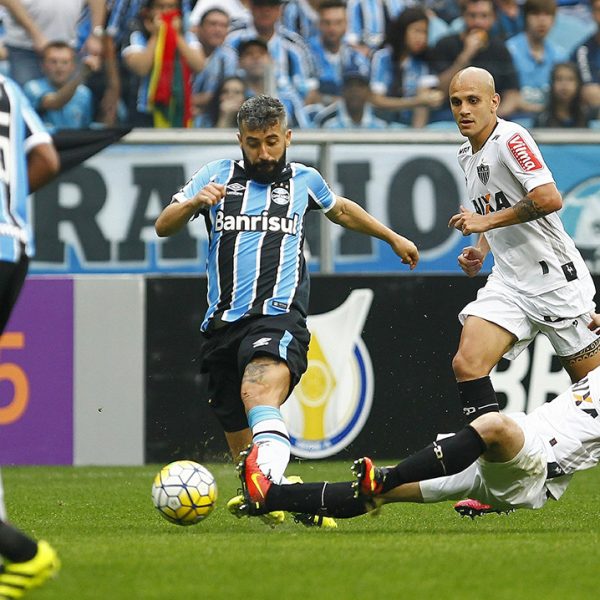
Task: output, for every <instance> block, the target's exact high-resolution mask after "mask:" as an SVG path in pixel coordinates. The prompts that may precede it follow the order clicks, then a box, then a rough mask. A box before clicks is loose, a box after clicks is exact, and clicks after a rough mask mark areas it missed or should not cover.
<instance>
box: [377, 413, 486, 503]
mask: <svg viewBox="0 0 600 600" xmlns="http://www.w3.org/2000/svg"><path fill="white" fill-rule="evenodd" d="M486 449H487V447H486V445H485V442H484V441H483V440H482V439H481V436H480V435H479V433H477V431H476V430H475V429H474V428H473V427H471V425H467V426H466V427H465V428H464V429H461V430H460V431H459V432H458V433H457V434H455V435H453V436H451V437H447V438H444V439H443V440H440V441H439V442H433V444H432V445H430V446H427V447H426V448H423V449H422V450H419V451H418V452H415V454H412V455H411V456H409V457H408V458H407V459H405V460H403V461H402V462H401V463H399V464H397V465H396V466H395V467H389V468H385V467H384V468H383V469H382V470H383V472H384V473H385V479H384V482H383V493H385V492H387V491H389V490H391V489H393V488H395V487H398V486H399V485H402V484H403V483H411V482H416V481H423V480H425V479H434V478H436V477H443V476H446V475H454V474H455V473H460V472H461V471H463V470H464V469H466V468H467V467H468V466H469V465H470V464H471V463H473V462H475V461H476V460H477V459H478V458H479V457H480V456H481V455H482V454H483V453H484V452H485V451H486Z"/></svg>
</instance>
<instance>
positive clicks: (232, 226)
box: [215, 210, 298, 235]
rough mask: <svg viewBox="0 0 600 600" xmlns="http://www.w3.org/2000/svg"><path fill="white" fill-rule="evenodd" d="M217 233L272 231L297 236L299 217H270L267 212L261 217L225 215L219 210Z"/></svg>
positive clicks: (216, 222) (216, 224) (216, 221)
mask: <svg viewBox="0 0 600 600" xmlns="http://www.w3.org/2000/svg"><path fill="white" fill-rule="evenodd" d="M215 231H272V232H279V231H281V232H282V233H289V234H291V235H297V233H298V215H297V214H295V215H294V216H293V217H291V218H290V217H277V216H274V215H273V216H269V213H268V212H267V211H266V210H263V211H262V212H261V213H260V215H225V214H224V213H223V211H222V210H217V214H216V220H215Z"/></svg>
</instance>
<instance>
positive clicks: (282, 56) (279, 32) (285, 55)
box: [225, 0, 319, 104]
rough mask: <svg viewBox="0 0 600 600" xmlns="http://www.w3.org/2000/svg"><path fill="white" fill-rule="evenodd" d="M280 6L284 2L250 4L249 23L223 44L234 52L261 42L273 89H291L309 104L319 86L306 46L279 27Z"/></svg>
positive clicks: (272, 0) (254, 0) (255, 0)
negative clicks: (246, 44) (268, 58)
mask: <svg viewBox="0 0 600 600" xmlns="http://www.w3.org/2000/svg"><path fill="white" fill-rule="evenodd" d="M283 4H284V0H250V12H251V13H252V23H248V24H244V25H242V26H240V27H238V28H237V29H234V30H233V31H231V33H230V34H229V35H228V36H227V39H226V41H225V42H226V44H228V45H229V46H231V47H232V48H234V49H235V50H238V48H239V46H240V44H241V43H242V42H243V41H247V40H251V39H256V38H260V39H262V40H263V41H264V42H266V43H267V45H268V48H269V53H270V54H271V56H272V57H273V67H274V70H275V78H276V80H277V86H278V87H280V88H285V87H293V88H295V89H296V90H297V91H298V93H299V94H300V96H301V97H302V98H303V99H304V101H305V102H306V103H307V104H310V103H313V102H314V101H315V98H314V96H315V94H316V89H317V87H318V85H319V82H318V80H317V79H316V77H315V72H314V65H313V62H312V59H311V55H310V52H309V50H308V47H307V46H306V43H305V42H304V40H303V39H302V38H301V37H300V36H299V35H298V34H297V33H296V32H293V31H289V30H287V29H286V28H285V27H284V26H283V25H282V24H281V17H282V12H283ZM238 54H239V52H238Z"/></svg>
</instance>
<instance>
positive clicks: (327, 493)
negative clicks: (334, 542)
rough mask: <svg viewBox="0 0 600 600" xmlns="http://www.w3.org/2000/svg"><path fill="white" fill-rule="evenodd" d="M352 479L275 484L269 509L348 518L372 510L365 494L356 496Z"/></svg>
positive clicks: (270, 495)
mask: <svg viewBox="0 0 600 600" xmlns="http://www.w3.org/2000/svg"><path fill="white" fill-rule="evenodd" d="M354 492H355V488H354V486H353V485H352V482H351V481H344V482H340V483H328V482H326V481H325V482H320V483H294V484H290V485H273V486H271V488H270V489H269V493H268V494H267V501H266V505H265V507H266V509H267V511H268V512H271V511H272V510H287V511H290V512H298V513H308V514H310V515H323V516H329V517H339V518H342V519H349V518H350V517H356V516H358V515H363V514H364V513H366V512H368V511H369V510H371V508H373V507H371V506H367V505H366V504H365V499H364V498H355V497H354Z"/></svg>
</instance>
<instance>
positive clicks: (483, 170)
mask: <svg viewBox="0 0 600 600" xmlns="http://www.w3.org/2000/svg"><path fill="white" fill-rule="evenodd" d="M477 176H478V177H479V180H480V181H481V183H483V185H485V184H486V183H487V182H488V181H489V180H490V165H486V164H484V163H481V164H480V165H477Z"/></svg>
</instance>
